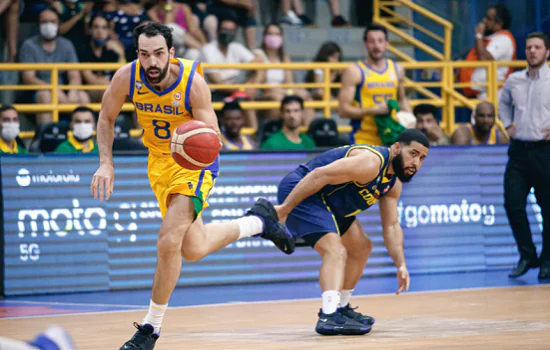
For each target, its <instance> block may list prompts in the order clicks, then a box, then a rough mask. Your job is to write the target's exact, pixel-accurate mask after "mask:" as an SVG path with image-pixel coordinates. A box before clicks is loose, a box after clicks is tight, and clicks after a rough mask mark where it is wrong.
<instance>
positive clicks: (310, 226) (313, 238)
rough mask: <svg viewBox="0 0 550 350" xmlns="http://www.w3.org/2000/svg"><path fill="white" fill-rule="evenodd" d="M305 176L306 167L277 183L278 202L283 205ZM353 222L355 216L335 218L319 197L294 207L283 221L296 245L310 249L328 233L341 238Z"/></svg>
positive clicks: (308, 199) (320, 196) (310, 198)
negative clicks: (309, 247)
mask: <svg viewBox="0 0 550 350" xmlns="http://www.w3.org/2000/svg"><path fill="white" fill-rule="evenodd" d="M306 175H307V170H306V169H305V168H302V167H299V168H298V169H296V170H295V171H293V172H291V173H290V174H288V175H287V176H285V178H284V179H283V180H282V181H281V183H280V184H279V191H278V193H277V199H278V201H279V203H283V202H284V201H285V199H286V197H287V196H288V195H289V194H290V192H291V191H292V189H293V188H294V187H295V186H296V185H297V184H298V182H300V180H301V179H303V178H304V177H305V176H306ZM354 221H355V216H350V217H338V216H335V215H333V214H332V212H331V210H330V207H329V206H328V205H327V204H326V203H325V200H324V198H323V195H322V194H319V193H317V194H315V195H313V196H311V197H308V198H306V199H305V200H304V201H303V202H302V203H300V204H298V206H296V208H294V209H293V210H292V211H291V212H290V214H289V215H288V218H287V220H286V225H287V227H288V229H289V230H290V232H291V233H292V235H293V236H294V240H295V241H296V245H298V246H304V245H307V246H311V247H313V246H314V245H315V243H317V241H318V240H319V239H321V237H323V236H324V235H326V234H327V233H331V232H334V233H338V234H340V235H343V234H344V233H346V231H347V230H348V229H349V228H350V226H351V224H353V222H354Z"/></svg>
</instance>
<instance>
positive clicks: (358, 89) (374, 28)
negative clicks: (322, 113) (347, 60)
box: [338, 25, 411, 146]
mask: <svg viewBox="0 0 550 350" xmlns="http://www.w3.org/2000/svg"><path fill="white" fill-rule="evenodd" d="M363 40H364V42H365V47H366V49H367V51H368V55H367V59H366V60H364V61H359V62H356V63H355V64H354V65H351V66H350V67H349V68H347V69H346V70H345V71H344V74H343V76H342V88H341V89H340V95H339V97H338V100H339V107H338V112H339V113H340V116H341V117H342V118H346V119H351V125H352V128H353V131H352V132H351V134H350V143H351V144H369V145H375V146H381V145H382V140H381V139H380V136H379V134H378V127H377V126H376V121H375V116H376V115H385V114H388V113H390V110H389V108H388V105H387V101H388V100H397V101H398V102H399V107H400V109H401V111H405V112H411V107H410V106H409V101H408V100H407V97H406V96H405V89H404V87H403V85H402V81H403V77H404V76H405V72H404V70H403V68H402V67H401V66H399V65H398V64H397V63H395V62H394V61H393V60H390V59H387V58H385V57H384V55H385V53H386V50H387V48H388V32H387V30H386V28H384V27H382V26H379V25H371V26H368V27H367V28H366V29H365V34H364V36H363Z"/></svg>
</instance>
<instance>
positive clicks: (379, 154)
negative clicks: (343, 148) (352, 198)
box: [331, 146, 388, 194]
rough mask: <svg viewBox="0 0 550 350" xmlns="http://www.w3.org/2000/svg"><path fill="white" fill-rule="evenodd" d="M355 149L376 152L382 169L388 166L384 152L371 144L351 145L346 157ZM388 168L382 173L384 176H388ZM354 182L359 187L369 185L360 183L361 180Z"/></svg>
mask: <svg viewBox="0 0 550 350" xmlns="http://www.w3.org/2000/svg"><path fill="white" fill-rule="evenodd" d="M354 149H366V150H369V151H371V152H372V153H374V154H376V155H377V156H378V157H379V158H380V170H382V169H383V168H384V167H385V166H386V164H385V161H384V156H383V155H382V153H380V152H378V151H377V150H376V149H374V148H372V147H371V146H351V147H350V148H349V149H348V151H347V152H346V155H345V157H346V158H347V157H348V155H349V154H350V152H351V151H353V150H354ZM387 170H388V169H387V167H386V169H385V170H384V174H383V175H382V176H383V177H385V176H386V171H387ZM353 183H354V184H355V185H356V186H358V187H365V186H367V185H368V183H367V184H360V183H359V182H356V181H353ZM332 193H334V191H333V192H331V194H332Z"/></svg>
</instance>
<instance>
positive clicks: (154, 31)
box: [134, 22, 172, 50]
mask: <svg viewBox="0 0 550 350" xmlns="http://www.w3.org/2000/svg"><path fill="white" fill-rule="evenodd" d="M141 34H143V35H145V36H146V37H148V38H152V37H154V36H157V35H162V36H163V37H164V40H166V45H167V46H168V50H170V49H171V48H172V29H170V28H169V27H167V26H165V25H163V24H159V23H155V22H147V23H143V24H140V25H139V26H137V27H136V28H134V45H135V47H136V49H138V48H139V45H138V43H139V36H140V35H141Z"/></svg>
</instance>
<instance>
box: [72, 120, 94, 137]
mask: <svg viewBox="0 0 550 350" xmlns="http://www.w3.org/2000/svg"><path fill="white" fill-rule="evenodd" d="M93 133H94V126H93V124H91V123H78V124H75V125H74V126H73V135H74V137H75V138H76V139H77V140H78V141H86V140H88V139H90V137H92V134H93Z"/></svg>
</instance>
